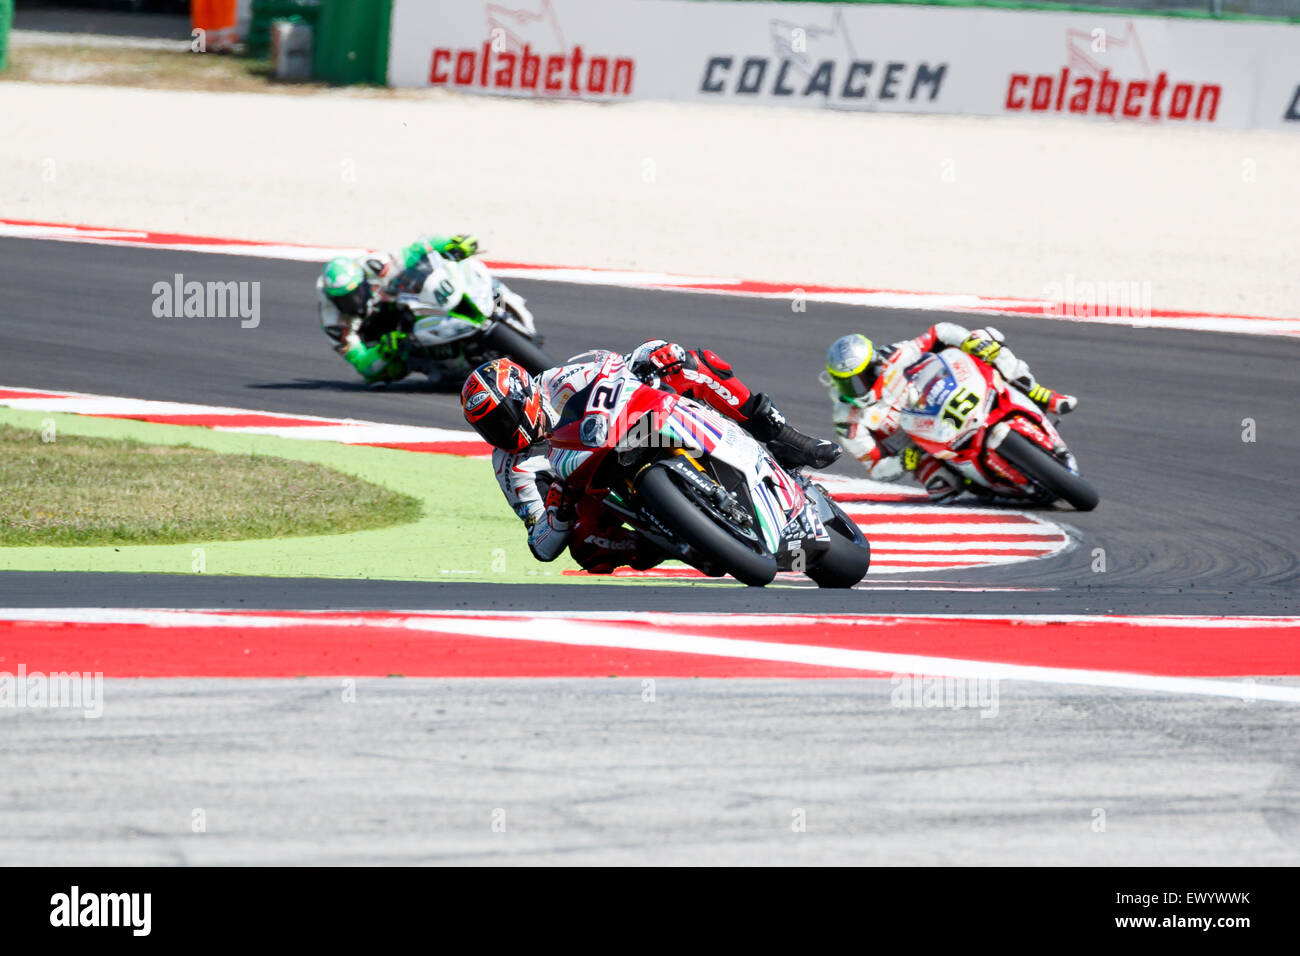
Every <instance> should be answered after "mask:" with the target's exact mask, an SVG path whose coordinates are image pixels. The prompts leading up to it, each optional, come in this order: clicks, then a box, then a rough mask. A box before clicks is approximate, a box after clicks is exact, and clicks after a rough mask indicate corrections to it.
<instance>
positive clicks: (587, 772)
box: [0, 678, 1300, 866]
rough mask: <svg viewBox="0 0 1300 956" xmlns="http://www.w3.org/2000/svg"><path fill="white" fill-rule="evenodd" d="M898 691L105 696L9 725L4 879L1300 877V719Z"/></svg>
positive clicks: (281, 689)
mask: <svg viewBox="0 0 1300 956" xmlns="http://www.w3.org/2000/svg"><path fill="white" fill-rule="evenodd" d="M895 686H896V685H895V684H894V682H893V681H891V680H888V679H876V680H852V679H848V680H804V681H764V680H758V681H713V680H688V681H683V680H659V681H657V682H650V683H646V682H643V681H642V680H639V679H627V678H620V679H614V680H547V681H510V680H462V681H436V680H412V679H387V680H383V679H379V680H374V679H372V680H362V681H357V682H349V681H343V680H298V681H280V680H277V681H261V680H234V681H230V680H210V681H189V680H150V681H123V680H107V681H105V682H104V684H103V688H102V697H99V698H97V699H96V700H97V704H96V706H99V705H101V704H102V716H100V717H98V718H93V717H85V716H83V715H82V713H81V712H73V711H68V710H46V711H9V712H7V713H3V714H0V725H3V727H4V732H3V741H2V742H0V771H2V772H0V805H2V806H4V808H5V812H4V814H3V817H2V818H0V863H15V862H20V861H24V860H26V861H33V860H39V861H41V862H42V863H45V864H53V865H58V864H63V863H78V864H83V865H84V864H91V865H93V864H109V863H111V864H165V863H171V864H185V863H190V864H221V863H270V864H278V863H301V864H334V863H362V862H364V863H476V862H480V863H502V862H517V863H538V862H550V863H566V864H610V863H627V862H637V863H723V864H763V863H801V862H803V863H809V862H818V863H837V864H885V865H911V864H953V863H963V864H980V865H1002V864H1022V865H1023V864H1028V865H1041V864H1084V865H1108V864H1109V865H1115V864H1118V865H1127V864H1148V865H1151V864H1155V865H1166V866H1175V865H1201V864H1205V863H1210V862H1213V863H1216V864H1221V865H1243V864H1245V865H1260V864H1263V865H1292V866H1294V865H1296V864H1297V863H1298V862H1300V849H1298V847H1300V843H1298V842H1297V837H1300V817H1297V814H1296V795H1297V787H1300V773H1297V765H1296V762H1295V753H1294V748H1293V746H1292V743H1293V741H1294V739H1295V732H1296V729H1297V721H1298V720H1300V709H1297V708H1295V707H1287V706H1281V705H1271V704H1265V703H1261V702H1248V701H1245V700H1236V699H1223V700H1207V699H1204V698H1196V699H1191V698H1182V697H1177V696H1172V695H1157V694H1149V693H1129V692H1100V693H1099V692H1097V691H1095V690H1091V689H1090V690H1087V691H1084V690H1083V689H1074V688H1052V687H1034V686H1030V685H1026V684H1012V683H1006V682H1004V683H1002V684H1001V685H1000V686H999V687H998V688H996V691H997V692H996V695H994V688H993V687H991V686H990V687H988V688H986V689H984V690H981V691H980V692H979V695H978V698H979V702H980V706H978V707H976V708H969V709H952V708H947V709H927V708H913V707H900V706H896V704H897V700H896V699H895V697H896V696H897V698H898V699H899V700H907V697H906V696H905V695H901V694H900V695H895V691H894V688H895ZM897 686H898V687H902V686H903V685H901V684H898V685H897ZM975 696H976V695H972V697H971V699H972V700H973V699H975ZM994 702H996V704H994ZM986 714H987V716H984V715H986Z"/></svg>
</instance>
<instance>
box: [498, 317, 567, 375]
mask: <svg viewBox="0 0 1300 956" xmlns="http://www.w3.org/2000/svg"><path fill="white" fill-rule="evenodd" d="M484 340H485V341H486V342H487V345H488V348H490V349H492V350H493V351H496V352H500V353H501V354H502V355H504V356H506V357H507V358H511V359H514V360H515V361H516V362H518V363H519V364H520V365H522V366H523V367H524V368H526V369H528V374H529V375H538V374H540V373H542V372H545V371H546V370H547V369H548V368H554V367H555V362H553V361H552V360H551V357H550V356H549V355H547V354H546V353H545V352H543V351H542V350H541V349H540V348H539V347H538V346H537V345H536V344H535V343H534V342H533V341H532V340H531V339H530V338H528V337H527V336H526V335H524V334H523V333H522V332H519V331H517V330H515V329H512V328H511V327H510V326H508V325H506V324H505V323H504V322H493V323H492V328H490V329H488V330H487V335H485V336H484Z"/></svg>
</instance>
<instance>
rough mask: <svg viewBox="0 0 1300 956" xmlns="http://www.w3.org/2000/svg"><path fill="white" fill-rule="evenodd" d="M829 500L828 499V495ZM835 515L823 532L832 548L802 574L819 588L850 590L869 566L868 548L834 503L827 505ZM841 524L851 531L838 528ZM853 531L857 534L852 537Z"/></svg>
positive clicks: (858, 531)
mask: <svg viewBox="0 0 1300 956" xmlns="http://www.w3.org/2000/svg"><path fill="white" fill-rule="evenodd" d="M828 497H829V496H828ZM830 505H831V509H832V510H833V511H834V512H835V520H834V521H833V522H831V521H828V522H827V523H826V530H827V531H828V532H829V533H830V536H831V546H830V548H829V549H827V550H826V551H824V552H822V554H821V555H820V556H819V557H818V558H817V561H816V563H815V564H813V565H812V567H810V568H808V569H807V570H806V571H804V574H806V575H808V577H809V578H811V579H812V580H813V581H815V582H816V584H817V586H818V587H819V588H851V587H853V585H855V584H857V583H858V582H859V581H861V580H862V579H863V578H864V577H866V576H867V570H868V569H869V568H870V567H871V545H870V543H868V541H867V539H866V536H865V535H863V534H862V532H861V531H860V530H858V529H857V528H856V526H853V525H852V522H851V519H850V518H849V516H848V515H846V514H845V513H844V512H843V511H842V510H840V507H839V505H837V504H835V502H834V501H832V502H831V503H830ZM841 522H844V523H845V524H847V525H849V526H850V527H851V528H852V530H848V529H843V530H842V529H841V528H840V527H839V525H840V523H841ZM853 531H857V533H856V534H853Z"/></svg>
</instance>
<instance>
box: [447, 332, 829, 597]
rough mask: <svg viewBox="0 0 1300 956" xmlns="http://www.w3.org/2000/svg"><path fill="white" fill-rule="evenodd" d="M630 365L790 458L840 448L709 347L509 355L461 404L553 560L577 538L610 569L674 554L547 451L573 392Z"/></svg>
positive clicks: (544, 556)
mask: <svg viewBox="0 0 1300 956" xmlns="http://www.w3.org/2000/svg"><path fill="white" fill-rule="evenodd" d="M607 363H608V365H607ZM624 365H626V367H628V368H630V369H631V371H632V372H633V374H635V375H636V376H638V377H639V378H640V379H641V380H642V381H644V382H646V384H648V385H651V386H653V387H656V388H664V389H668V390H671V391H675V392H677V393H679V394H681V395H685V396H688V397H690V398H693V399H695V400H697V401H700V402H703V403H705V404H707V405H709V406H710V407H711V408H714V409H716V410H717V411H719V412H721V413H722V414H724V415H726V416H727V417H729V418H731V419H733V420H734V421H736V422H737V423H738V424H740V425H741V427H743V428H744V429H745V430H746V431H748V432H749V433H750V434H752V435H753V436H754V437H755V438H757V439H758V440H759V441H762V442H765V443H766V444H767V445H768V447H769V448H770V449H771V451H772V453H773V455H774V456H775V457H776V458H777V460H778V461H780V462H781V463H782V464H783V465H785V466H787V467H793V466H797V465H810V466H814V467H826V466H827V465H829V464H831V463H832V462H833V461H835V459H836V458H838V457H839V455H840V448H839V446H838V445H836V444H835V443H834V442H830V441H824V440H822V439H818V438H813V437H811V436H809V435H804V434H803V433H801V432H799V431H797V430H795V429H794V428H792V427H791V426H790V425H789V424H787V423H786V421H785V418H784V417H783V416H782V415H781V413H780V412H779V411H778V410H777V409H776V407H775V406H774V405H773V404H772V401H771V399H769V398H768V397H767V396H765V395H763V394H762V393H761V392H751V391H750V389H749V388H748V387H747V386H746V385H745V384H744V383H743V382H742V381H741V380H740V379H739V378H738V377H737V376H736V374H735V372H734V371H733V370H732V368H731V366H730V365H728V364H727V363H726V362H725V361H724V360H723V359H722V358H721V357H720V356H718V355H717V354H716V353H714V352H711V351H709V350H708V349H700V350H695V351H688V350H686V349H684V348H683V347H682V346H680V345H677V344H676V343H672V342H667V341H665V340H663V339H652V340H650V341H648V342H646V343H644V344H642V345H641V346H639V347H638V348H637V349H636V350H634V351H633V352H632V353H631V354H630V355H627V356H621V355H619V354H617V353H614V352H607V351H595V352H586V353H583V354H582V355H578V356H575V357H574V358H572V359H569V361H568V362H566V363H565V364H564V365H561V366H559V367H557V368H553V369H547V370H546V371H545V372H542V373H541V374H540V375H538V376H537V377H536V379H534V378H532V377H531V376H529V375H528V373H527V372H526V371H524V370H523V368H521V367H520V366H519V365H517V364H516V363H514V362H511V361H509V360H508V359H497V360H496V361H493V362H488V363H486V364H485V365H483V366H481V367H479V368H478V369H476V370H475V371H474V373H473V374H471V375H470V377H469V379H468V380H467V381H466V383H465V387H464V389H463V390H462V392H461V405H462V407H463V408H464V411H465V419H466V421H468V422H469V423H470V425H472V426H473V427H474V428H475V429H476V430H477V431H478V432H479V434H480V435H482V436H483V438H484V439H485V440H486V441H487V442H488V443H489V444H491V445H492V446H493V447H494V451H493V453H492V465H493V468H494V470H495V472H496V477H497V483H498V484H499V485H500V486H501V491H502V493H503V494H504V495H505V497H506V501H507V502H509V504H510V507H511V508H512V509H514V512H515V514H517V515H518V516H519V517H520V519H521V520H522V521H523V522H524V524H525V525H526V526H527V528H528V547H529V549H530V550H531V551H532V553H533V555H534V556H535V557H536V558H537V559H538V560H540V561H554V560H555V559H556V558H558V557H559V556H560V555H561V554H563V553H564V549H565V547H568V548H569V552H570V554H571V555H572V556H573V558H574V560H575V561H577V562H578V563H579V564H580V565H582V567H583V568H585V569H586V570H588V571H591V572H593V573H597V574H608V573H610V572H612V571H613V570H614V569H615V568H618V567H620V566H622V565H630V566H631V567H633V568H634V569H637V570H646V569H648V568H652V567H654V566H655V565H656V564H659V563H660V562H661V561H663V560H664V558H665V555H664V554H662V553H661V552H660V551H659V550H658V549H657V548H655V547H654V546H653V545H651V544H650V543H649V542H647V541H646V540H645V539H644V538H643V537H642V535H641V534H640V533H639V532H637V531H635V530H633V529H630V528H626V527H623V526H622V524H621V522H620V521H619V520H618V519H617V518H616V517H614V516H611V515H609V514H608V513H607V512H606V511H605V510H604V509H603V508H602V507H601V505H600V503H599V502H597V501H592V500H589V499H581V498H575V496H574V495H572V494H571V493H570V492H569V491H568V489H566V487H565V485H564V481H563V478H564V477H565V476H564V475H561V474H559V473H558V472H557V471H556V468H555V465H554V464H553V462H552V461H551V458H550V456H549V455H548V452H549V446H548V443H547V439H548V438H549V436H550V433H551V431H552V430H554V428H555V427H556V425H557V423H558V422H559V421H560V417H561V416H562V415H563V414H564V410H565V406H566V405H567V403H568V402H569V400H570V399H572V398H573V396H574V395H576V394H578V393H580V392H582V391H583V390H584V389H585V388H586V387H587V386H588V385H590V384H591V382H592V381H593V380H594V379H595V378H596V377H597V376H598V375H599V374H600V371H601V369H602V367H605V368H606V371H607V373H608V372H609V371H616V370H619V369H621V368H622V367H623V366H624Z"/></svg>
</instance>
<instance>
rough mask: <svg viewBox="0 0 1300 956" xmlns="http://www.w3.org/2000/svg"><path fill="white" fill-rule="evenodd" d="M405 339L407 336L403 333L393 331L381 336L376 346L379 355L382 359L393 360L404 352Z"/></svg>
mask: <svg viewBox="0 0 1300 956" xmlns="http://www.w3.org/2000/svg"><path fill="white" fill-rule="evenodd" d="M406 339H407V335H406V333H405V332H402V331H400V330H396V329H395V330H393V331H392V332H386V333H385V334H383V335H381V336H380V337H379V341H378V343H376V346H377V347H378V349H379V353H380V354H381V355H383V356H384V357H386V358H395V357H397V356H400V355H401V354H402V352H403V351H404V350H405V348H406Z"/></svg>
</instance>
